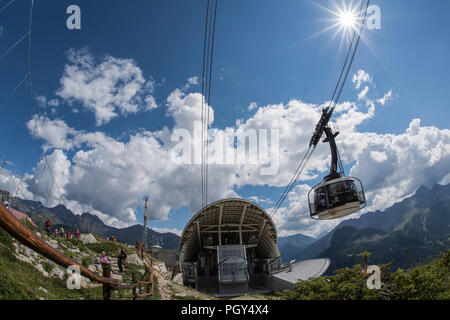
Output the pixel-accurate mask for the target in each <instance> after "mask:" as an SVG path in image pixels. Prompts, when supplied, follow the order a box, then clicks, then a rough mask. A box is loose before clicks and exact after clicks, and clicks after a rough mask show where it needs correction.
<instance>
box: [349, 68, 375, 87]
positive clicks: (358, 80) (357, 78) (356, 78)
mask: <svg viewBox="0 0 450 320" xmlns="http://www.w3.org/2000/svg"><path fill="white" fill-rule="evenodd" d="M352 82H353V83H354V84H355V88H356V89H359V88H360V87H361V84H363V83H365V82H369V83H372V77H371V76H370V74H369V73H368V72H366V71H364V70H361V69H360V70H358V72H357V73H356V74H354V75H353V79H352Z"/></svg>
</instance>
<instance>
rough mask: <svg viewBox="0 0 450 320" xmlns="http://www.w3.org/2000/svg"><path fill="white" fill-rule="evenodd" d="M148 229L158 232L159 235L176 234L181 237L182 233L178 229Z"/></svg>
mask: <svg viewBox="0 0 450 320" xmlns="http://www.w3.org/2000/svg"><path fill="white" fill-rule="evenodd" d="M150 229H152V230H154V231H156V232H159V233H173V234H176V235H177V236H180V237H181V234H182V233H183V231H182V230H178V229H170V228H156V227H151V228H150Z"/></svg>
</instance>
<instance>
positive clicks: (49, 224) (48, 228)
mask: <svg viewBox="0 0 450 320" xmlns="http://www.w3.org/2000/svg"><path fill="white" fill-rule="evenodd" d="M51 227H52V222H51V221H50V219H48V220H47V221H45V230H46V231H47V234H48V235H50V231H51Z"/></svg>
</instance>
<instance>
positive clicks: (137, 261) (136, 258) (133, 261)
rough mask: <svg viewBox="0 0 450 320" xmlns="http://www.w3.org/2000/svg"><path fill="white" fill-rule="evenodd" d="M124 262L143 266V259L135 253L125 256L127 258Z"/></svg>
mask: <svg viewBox="0 0 450 320" xmlns="http://www.w3.org/2000/svg"><path fill="white" fill-rule="evenodd" d="M125 261H126V263H129V264H135V265H137V266H141V267H142V266H143V265H144V261H142V259H141V258H139V256H138V255H137V254H136V253H132V254H130V255H129V256H128V257H127V260H125Z"/></svg>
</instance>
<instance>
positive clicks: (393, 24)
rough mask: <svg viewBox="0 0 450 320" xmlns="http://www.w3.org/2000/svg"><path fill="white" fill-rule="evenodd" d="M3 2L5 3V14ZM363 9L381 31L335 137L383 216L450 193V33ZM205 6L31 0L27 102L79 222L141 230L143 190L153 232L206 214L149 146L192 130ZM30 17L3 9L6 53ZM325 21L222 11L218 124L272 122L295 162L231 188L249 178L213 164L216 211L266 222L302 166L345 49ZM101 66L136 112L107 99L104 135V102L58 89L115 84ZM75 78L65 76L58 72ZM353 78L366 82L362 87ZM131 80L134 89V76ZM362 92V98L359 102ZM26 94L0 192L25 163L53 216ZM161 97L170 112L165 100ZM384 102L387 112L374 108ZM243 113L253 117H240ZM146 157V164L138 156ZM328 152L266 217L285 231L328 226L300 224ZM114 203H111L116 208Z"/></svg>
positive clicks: (253, 8)
mask: <svg viewBox="0 0 450 320" xmlns="http://www.w3.org/2000/svg"><path fill="white" fill-rule="evenodd" d="M9 2H10V0H3V1H2V0H0V9H1V8H3V7H4V6H5V5H7V4H8V3H9ZM315 2H316V3H318V4H321V5H322V6H327V7H329V8H332V9H333V10H334V9H335V8H336V5H341V1H337V3H335V2H334V1H331V0H321V1H319V0H318V1H315ZM349 2H350V1H346V3H349ZM72 4H76V5H78V6H79V7H80V8H81V30H68V29H67V27H66V19H67V17H68V15H67V14H66V8H67V7H68V6H69V5H72ZM371 4H374V5H377V6H379V8H380V9H381V18H382V20H381V29H379V30H378V29H375V30H365V31H364V35H365V37H366V38H367V40H368V43H369V45H367V44H366V43H361V45H360V48H359V51H358V53H357V55H356V58H355V61H354V64H353V67H352V72H351V75H350V77H349V79H348V81H347V83H346V86H345V89H344V91H343V94H342V97H341V102H343V103H344V102H347V103H348V105H347V107H346V105H345V103H344V104H343V106H342V112H341V113H338V114H336V115H335V118H334V119H335V122H337V123H338V125H339V128H340V129H341V132H342V133H341V135H340V136H339V138H338V144H340V145H339V147H341V148H342V150H341V153H342V156H343V158H344V162H345V166H346V171H347V172H349V171H350V170H351V171H350V172H351V173H352V174H355V175H356V174H359V177H360V178H361V179H362V180H363V183H364V184H365V187H366V190H367V191H368V198H369V206H368V210H369V209H372V210H376V209H380V210H382V209H384V208H386V207H387V206H389V205H391V204H392V203H394V202H395V201H399V200H401V199H402V198H404V197H406V196H408V195H409V194H411V193H412V192H414V191H415V190H416V189H417V187H418V186H420V185H421V184H426V185H432V184H434V183H439V182H441V183H448V182H449V180H450V179H449V178H448V174H449V171H450V170H449V167H450V160H449V159H450V158H449V157H450V151H449V149H450V143H449V141H450V138H449V137H450V134H449V131H448V119H449V111H448V110H449V109H448V101H449V100H450V99H449V98H450V92H449V90H448V88H449V82H450V81H449V80H450V79H449V74H450V63H449V59H448V57H449V56H450V55H449V53H450V40H449V38H448V31H449V30H450V21H449V20H448V19H447V17H446V15H447V14H448V12H449V9H450V3H448V1H433V3H432V4H430V2H427V1H424V0H422V1H420V0H415V1H372V2H371ZM205 6H206V1H194V0H189V1H188V0H170V1H156V0H155V1H143V0H142V1H141V0H139V1H138V0H136V1H132V2H126V1H118V0H116V1H50V0H36V1H35V2H34V7H33V24H32V25H33V28H32V38H31V52H32V55H31V71H32V79H33V99H34V103H35V104H36V108H37V113H38V116H39V120H42V121H41V122H40V124H42V132H43V139H44V140H43V141H44V144H46V146H47V147H48V149H47V155H48V157H49V158H50V162H51V163H52V164H54V165H55V168H54V171H55V175H56V176H57V181H58V185H59V186H60V188H61V190H62V191H61V192H63V193H64V195H65V199H66V204H67V205H68V206H69V207H70V208H71V209H73V210H74V211H75V212H77V213H81V212H83V211H87V210H89V211H92V212H94V213H96V214H98V215H99V216H100V217H101V218H102V219H103V221H105V222H106V223H108V224H111V225H116V226H125V225H129V224H133V223H137V222H140V221H142V219H141V209H140V206H142V199H143V197H144V196H145V194H148V193H150V197H151V204H150V213H151V215H152V217H153V218H154V220H152V221H151V226H153V227H156V228H160V229H176V230H178V232H179V231H181V230H182V229H183V227H184V225H185V224H186V222H187V221H188V220H189V219H190V217H192V214H193V213H195V211H196V210H197V209H198V208H199V206H198V200H197V199H196V198H200V196H201V195H200V194H199V193H198V192H197V191H196V189H195V188H200V175H199V174H196V172H195V170H197V169H198V168H197V167H198V166H197V167H195V166H193V167H195V168H190V169H186V167H177V166H175V165H173V164H171V163H167V161H168V160H167V159H165V158H164V154H165V153H164V152H165V150H166V149H167V148H169V147H168V146H167V145H165V144H164V142H161V141H160V145H158V146H155V144H154V142H153V140H151V139H150V138H149V137H150V136H152V137H158V138H159V139H162V141H164V137H165V134H164V133H163V132H162V131H161V130H163V128H164V127H167V130H168V131H169V132H170V131H171V130H173V129H174V128H175V127H177V126H181V125H182V124H186V123H187V122H188V121H190V120H192V118H190V115H189V114H184V113H183V112H184V111H183V110H190V109H189V108H186V107H185V105H188V104H189V101H190V100H189V99H190V98H192V99H194V98H195V97H197V98H198V93H199V92H200V85H198V84H197V85H196V84H195V81H193V84H190V85H187V84H188V79H189V78H191V79H194V77H198V76H200V75H201V71H202V69H201V67H202V65H201V63H202V50H203V49H202V44H203V28H204V13H205ZM28 9H29V1H28V0H16V1H14V2H13V3H11V4H10V5H9V6H8V7H7V8H6V9H5V10H3V11H1V12H0V31H1V32H0V56H1V55H2V54H3V53H4V52H6V50H8V48H10V47H11V45H12V44H14V43H15V42H16V41H17V40H18V39H20V38H21V37H22V36H23V35H24V34H25V32H27V25H28ZM330 18H333V16H332V15H330V13H328V12H327V11H325V10H323V9H321V8H319V7H318V6H317V5H314V4H312V3H311V2H310V1H304V0H295V1H294V0H278V1H273V0H270V1H269V0H258V1H257V0H245V1H242V0H239V1H238V0H227V1H220V3H219V8H218V16H217V26H216V38H215V39H216V43H215V55H214V74H213V87H212V95H211V98H212V100H211V107H212V109H213V111H214V122H213V123H212V127H213V128H215V129H217V130H224V131H225V130H226V128H232V129H233V130H236V131H238V130H239V128H241V129H242V128H244V129H245V128H247V129H248V128H253V126H255V123H267V125H268V126H271V123H278V125H280V124H281V125H282V129H283V128H284V131H283V132H282V133H281V136H282V139H281V141H280V145H281V146H282V147H283V148H285V147H286V148H287V149H289V151H288V152H287V155H286V157H285V158H282V160H281V169H280V173H279V174H278V175H277V176H274V177H270V178H268V177H264V178H261V177H259V176H258V174H257V173H255V172H256V171H251V170H250V173H249V176H248V177H246V178H242V179H236V178H235V177H233V176H234V173H238V172H239V173H242V172H246V173H248V172H247V171H246V170H247V169H245V168H239V169H237V168H233V167H230V166H225V167H224V166H218V167H214V168H213V169H212V172H211V173H210V175H211V176H212V177H211V179H212V181H213V182H212V184H213V185H212V186H211V187H210V188H211V198H212V199H219V198H222V197H225V196H241V197H244V198H250V199H253V200H255V201H257V202H258V203H259V204H260V205H261V206H263V207H265V208H268V209H270V208H271V207H272V206H273V205H274V202H276V200H277V199H278V197H279V195H280V193H281V192H282V190H283V186H284V185H285V184H286V183H287V182H288V181H289V179H290V176H291V175H292V172H293V168H295V165H296V163H298V161H299V160H300V158H301V155H302V154H303V153H302V152H303V151H304V148H305V143H303V141H304V140H305V139H306V137H308V138H309V136H310V134H311V132H312V130H313V129H314V123H315V121H317V119H316V118H314V116H315V115H316V114H318V113H317V112H318V110H319V109H320V108H319V106H320V105H321V104H323V103H325V102H326V101H328V99H329V98H330V96H331V93H332V90H333V89H334V86H335V83H336V81H337V78H338V75H339V72H340V68H341V66H342V63H343V60H344V58H345V53H346V46H345V45H344V46H343V47H342V48H340V38H341V34H338V35H337V36H336V37H335V38H333V34H334V32H335V29H333V30H330V31H327V32H324V33H321V34H320V36H317V35H316V34H317V32H319V31H320V30H322V29H324V28H326V27H327V26H329V25H331V24H333V22H332V21H330ZM318 41H319V44H318ZM317 45H318V47H317V48H318V50H317V56H316V57H315V63H314V65H313V69H312V74H311V77H310V78H309V72H310V69H311V65H312V62H313V59H314V53H315V48H316V46H317ZM71 54H72V60H71V58H70V57H71ZM87 58H89V59H91V60H90V69H89V68H84V67H83V65H82V64H81V63H82V61H86V60H83V59H87ZM26 59H27V39H25V40H24V41H22V42H20V43H19V44H18V45H17V46H16V47H15V48H14V49H13V50H12V51H11V52H9V53H8V55H7V56H5V57H4V58H3V59H2V61H0V101H4V100H5V99H6V97H7V96H8V94H9V92H10V91H11V90H12V89H13V88H14V87H15V86H16V85H17V84H18V83H19V82H20V80H21V79H22V78H23V77H24V76H25V74H26ZM108 59H110V60H108ZM108 61H109V62H108ZM111 61H113V63H112V62H111ZM110 63H112V64H113V65H119V68H123V70H120V72H123V73H120V72H119V71H118V73H119V75H118V76H117V75H116V76H117V78H114V79H115V80H117V82H114V83H112V85H117V86H120V85H122V84H124V83H127V82H132V84H133V85H136V86H138V87H139V90H138V91H137V92H136V94H135V95H131V96H130V97H129V98H130V101H131V100H132V103H131V105H128V104H127V101H125V100H126V99H125V100H124V99H123V96H122V97H119V96H118V95H120V94H117V93H115V95H114V97H112V98H111V100H110V101H109V102H108V103H109V104H108V106H110V107H112V108H113V109H114V110H115V113H116V115H115V116H114V117H112V118H110V119H103V120H100V123H99V116H98V114H96V113H95V112H94V110H97V109H96V108H97V107H98V106H99V105H101V104H102V103H103V102H102V97H101V95H100V96H98V95H96V96H95V97H93V96H92V94H93V93H88V92H87V91H89V90H88V89H89V85H86V86H81V87H76V88H75V87H74V85H73V82H70V83H72V86H71V85H69V84H67V83H69V82H66V83H65V84H64V82H63V81H62V80H63V79H65V80H67V81H72V80H73V78H71V77H76V76H77V75H78V76H81V75H83V76H87V75H88V73H92V74H95V77H97V78H98V79H99V81H102V79H103V80H105V79H111V78H110V77H111V74H108V72H112V69H110V68H111V64H110ZM71 66H72V67H74V68H75V72H74V73H70V72H68V71H67V70H68V69H67V68H68V67H69V68H70V67H71ZM100 66H103V67H105V68H106V70H103V69H102V68H101V67H100ZM127 68H128V69H127ZM125 69H126V70H125ZM359 70H361V71H362V73H360V75H366V77H365V78H363V81H362V82H361V83H360V86H359V87H358V88H357V84H358V81H357V76H356V75H357V74H358V71H359ZM92 74H91V75H90V76H92ZM130 74H132V76H134V77H136V78H134V80H133V79H131V80H130V79H129V78H127V75H128V76H129V75H130ZM122 76H123V77H122ZM121 77H122V78H121ZM353 77H355V78H353ZM308 79H309V83H308V84H307V81H308ZM364 79H365V80H364ZM352 80H355V81H352ZM133 81H134V82H133ZM86 83H87V82H86ZM86 83H83V84H86ZM78 84H79V83H78ZM306 86H307V87H308V90H307V92H306V95H304V92H305V87H306ZM366 86H367V90H368V91H367V94H366V95H363V96H362V97H361V98H360V99H358V94H360V93H361V92H362V91H364V89H365V87H366ZM75 89H76V90H80V91H75ZM176 89H179V90H180V91H179V92H177V91H176ZM28 90H29V83H28V82H26V83H24V84H23V85H21V86H20V87H19V89H18V90H17V91H16V92H15V93H14V95H13V96H12V98H11V99H10V100H9V101H8V103H7V104H6V105H5V107H4V108H3V109H2V110H0V116H1V117H2V120H3V121H2V125H1V126H0V135H1V137H2V140H1V145H0V153H1V155H2V156H3V157H6V155H8V158H7V160H8V161H9V162H8V164H9V165H8V168H6V167H4V168H2V171H1V172H0V188H3V189H15V186H16V185H17V183H18V182H17V181H19V176H20V175H21V174H22V171H23V169H24V167H25V164H26V163H27V160H28V159H30V161H29V164H28V165H27V167H26V175H25V177H24V178H23V179H24V180H25V183H24V187H23V188H24V189H23V192H24V193H23V194H21V196H24V197H29V198H34V199H37V200H42V201H44V202H45V201H46V200H47V199H46V198H47V197H46V195H48V194H51V197H50V203H51V204H53V205H56V204H57V202H58V198H59V197H58V195H57V191H56V190H55V189H56V188H52V189H49V188H50V187H49V185H50V184H51V183H50V180H49V179H47V180H45V179H44V178H45V174H43V175H42V177H41V178H40V179H42V181H43V182H42V186H40V187H39V188H40V189H42V190H37V189H38V188H37V186H38V182H37V181H39V179H38V178H39V172H40V171H39V170H42V169H43V162H42V153H41V152H39V147H40V146H39V142H38V141H37V139H36V137H35V134H34V133H33V130H32V128H33V125H34V122H33V121H32V120H31V119H32V118H31V104H30V97H29V94H28ZM83 90H85V91H83ZM180 92H181V93H180ZM389 93H390V94H389ZM386 95H387V96H386ZM149 96H151V97H152V99H154V102H155V105H153V107H151V108H150V107H148V108H147V106H148V104H147V103H146V100H145V99H146V98H147V97H149ZM170 96H172V97H174V99H173V100H170V101H169V99H168V97H170ZM383 97H386V101H384V100H383V103H380V102H379V101H380V100H381V99H382V98H383ZM175 98H176V99H178V100H176V99H175ZM175 100H176V101H177V102H174V101H175ZM194 100H195V99H194ZM50 101H52V102H50ZM171 101H172V102H171ZM195 101H197V100H195ZM195 101H194V102H195ZM293 101H294V102H293ZM377 101H378V102H377ZM177 103H178V104H177ZM252 103H256V104H255V105H256V107H254V108H249V106H250V105H251V104H252ZM194 104H195V103H194ZM372 104H373V109H371V106H372ZM276 105H281V106H282V107H281V109H280V108H277V107H276ZM133 107H135V108H136V110H134V109H133ZM191 107H192V108H194V109H195V108H196V106H195V105H194V106H191ZM308 108H310V109H308ZM355 108H356V109H355ZM250 109H251V110H250ZM120 110H127V111H126V112H122V111H120ZM302 112H303V113H302ZM303 114H304V115H305V117H304V118H302V117H303ZM277 115H279V116H280V121H277V118H276V117H277ZM293 115H294V116H293ZM297 116H298V119H297V118H295V117H297ZM309 116H311V117H312V118H311V119H310V118H309ZM293 117H294V118H295V120H292V119H293ZM414 119H420V122H418V121H417V120H414ZM237 120H240V124H237V123H236V121H237ZM30 121H31V122H30ZM283 121H286V123H285V125H283V123H284V122H283ZM297 121H298V122H297ZM300 124H302V125H303V126H300ZM258 126H259V125H256V127H258ZM259 127H261V126H259ZM287 128H291V129H287ZM52 130H54V131H52ZM289 130H292V131H289ZM407 130H409V131H407ZM158 132H159V133H158ZM145 133H146V134H145ZM58 135H60V136H58ZM44 136H45V137H44ZM94 136H96V138H95V139H94V138H93V137H94ZM55 139H56V140H55ZM94 140H95V142H94ZM131 141H133V143H135V144H136V145H134V144H133V143H131ZM155 141H156V140H155ZM305 141H306V140H305ZM283 143H286V145H283ZM120 144H122V145H120ZM297 144H298V145H297ZM11 145H12V146H13V147H12V148H11V151H10V152H9V153H8V150H10V146H11ZM120 146H123V147H124V149H123V150H122V149H120ZM139 146H140V147H141V148H145V152H140V150H141V149H139V148H140V147H139ZM153 147H154V148H155V149H154V150H153V149H152V148H153ZM116 148H118V149H117V150H116ZM33 150H34V151H33ZM327 152H328V151H327V147H326V146H320V147H319V148H318V151H317V156H316V158H313V159H312V164H311V167H310V168H309V169H310V170H311V174H313V173H315V174H317V175H316V176H315V177H314V179H309V180H304V181H300V182H299V186H298V187H297V188H296V189H295V190H294V191H293V193H292V194H291V196H290V197H289V198H288V200H287V202H286V203H285V208H284V209H283V210H281V211H282V212H280V213H279V217H274V219H275V222H276V223H277V227H278V229H279V233H280V234H282V235H287V234H293V233H298V232H303V233H306V234H309V235H313V236H317V235H319V234H321V233H323V232H325V231H327V230H329V229H330V228H332V227H333V226H334V225H335V224H336V223H337V222H336V221H331V222H323V223H322V222H311V221H309V217H308V216H307V209H306V204H305V199H304V197H305V192H306V191H307V190H308V188H309V187H308V185H309V186H312V185H313V184H314V183H317V182H318V181H320V176H323V175H324V174H325V173H326V164H327V163H328V161H329V160H328V158H327V156H328V153H327ZM30 154H31V156H30ZM116 156H117V158H115V157H116ZM152 156H154V158H152ZM164 164H165V166H163V165H164ZM160 166H161V167H160ZM39 168H40V169H39ZM8 169H9V170H8ZM135 171H136V172H135ZM166 171H167V172H166ZM188 171H189V173H186V172H188ZM214 175H216V179H217V180H216V181H215V180H214ZM251 175H252V176H251ZM97 178H98V179H97ZM259 178H261V179H259ZM124 181H127V184H126V185H124V184H123V182H124ZM45 182H47V184H46V183H45ZM222 183H223V185H221V184H222ZM39 185H41V182H39ZM194 186H195V187H194ZM134 187H136V190H134V189H133V188H134ZM47 190H48V191H47ZM152 193H153V194H152ZM170 197H175V198H176V199H175V200H174V199H169V198H170ZM256 197H257V198H256ZM116 201H117V202H119V204H118V205H114V202H116ZM175 232H176V231H175Z"/></svg>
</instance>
